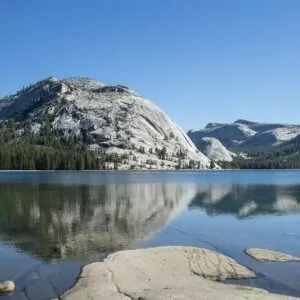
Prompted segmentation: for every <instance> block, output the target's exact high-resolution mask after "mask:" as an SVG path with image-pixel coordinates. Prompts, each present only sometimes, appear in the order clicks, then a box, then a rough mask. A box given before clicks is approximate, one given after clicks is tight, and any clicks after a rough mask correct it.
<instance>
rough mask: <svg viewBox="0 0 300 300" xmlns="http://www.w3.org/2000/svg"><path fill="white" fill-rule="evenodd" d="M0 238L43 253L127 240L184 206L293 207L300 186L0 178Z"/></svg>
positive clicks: (111, 247) (270, 210) (85, 252)
mask: <svg viewBox="0 0 300 300" xmlns="http://www.w3.org/2000/svg"><path fill="white" fill-rule="evenodd" d="M0 199H1V201H0V239H1V240H2V241H5V242H9V243H10V244H12V245H15V246H16V247H18V248H19V249H22V250H23V251H26V252H27V253H31V255H34V256H38V257H40V258H43V259H45V260H51V259H53V258H84V259H89V258H88V256H92V255H93V253H94V254H95V253H108V252H113V251H117V250H121V249H124V248H130V247H134V244H135V243H136V242H138V241H140V240H141V239H145V238H149V237H150V236H151V235H153V234H154V233H157V232H158V231H159V230H161V229H162V228H163V227H164V226H165V225H166V224H168V223H169V222H170V221H171V220H172V219H174V217H175V216H177V215H178V214H179V212H181V211H182V210H183V209H184V208H186V207H188V208H189V209H201V210H204V211H205V212H206V213H207V214H209V215H220V214H230V215H233V216H235V217H237V218H246V217H250V216H255V215H259V214H283V213H289V212H293V213H294V212H299V211H300V186H289V187H284V186H267V185H261V186H260V185H229V184H224V185H219V184H211V185H199V184H196V183H194V184H189V185H188V184H171V183H170V184H167V183H164V184H106V185H98V186H96V185H94V186H89V185H74V186H62V185H47V184H37V185H28V184H26V185H25V184H0Z"/></svg>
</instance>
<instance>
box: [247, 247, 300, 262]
mask: <svg viewBox="0 0 300 300" xmlns="http://www.w3.org/2000/svg"><path fill="white" fill-rule="evenodd" d="M245 252H246V253H247V254H248V255H249V256H251V257H252V258H254V259H257V260H259V261H280V262H288V261H298V262H300V257H296V256H293V255H289V254H284V253H281V252H277V251H272V250H269V249H260V248H249V249H246V250H245Z"/></svg>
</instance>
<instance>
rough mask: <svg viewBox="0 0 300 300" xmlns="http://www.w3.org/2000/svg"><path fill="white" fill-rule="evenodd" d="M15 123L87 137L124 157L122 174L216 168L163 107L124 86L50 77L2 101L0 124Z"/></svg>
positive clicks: (93, 146)
mask: <svg viewBox="0 0 300 300" xmlns="http://www.w3.org/2000/svg"><path fill="white" fill-rule="evenodd" d="M9 119H14V120H16V121H17V122H19V123H20V124H21V125H22V127H24V128H25V127H26V128H30V130H31V131H32V132H34V133H36V134H37V133H39V132H40V131H41V130H42V129H43V128H45V127H47V128H51V129H52V130H56V131H57V132H59V134H61V135H64V136H69V135H72V136H76V137H84V141H85V143H86V144H87V145H88V146H89V147H90V148H91V149H94V150H95V149H105V151H107V152H109V153H114V154H116V155H118V156H120V157H123V159H122V162H121V163H120V164H119V168H120V169H129V168H131V169H175V167H176V168H185V167H186V166H189V167H195V168H208V167H209V165H210V160H209V159H208V158H207V157H206V156H205V155H203V154H202V153H201V152H199V151H198V150H197V149H196V147H195V146H194V144H193V143H192V141H191V140H190V139H189V138H188V137H187V135H186V134H185V133H184V132H183V131H182V130H181V129H180V128H179V127H178V126H177V125H176V124H175V123H174V122H173V121H172V120H171V119H170V118H169V117H168V116H167V115H166V114H165V113H164V112H163V111H162V110H161V109H160V108H158V107H157V106H156V105H155V104H153V103H152V102H150V101H148V100H147V99H145V98H143V97H141V96H139V95H138V94H137V93H136V92H134V91H133V90H132V89H130V88H129V87H127V86H124V85H114V86H113V85H104V84H102V83H99V82H97V81H96V80H93V79H89V78H81V77H78V78H76V77H75V78H68V79H64V80H59V79H57V78H54V77H50V78H48V79H45V80H42V81H40V82H38V83H36V84H34V85H31V86H29V87H27V88H25V89H23V90H21V91H19V92H17V93H16V94H14V95H12V96H9V97H5V98H4V99H1V105H0V120H2V121H6V120H9ZM109 167H110V166H108V168H109Z"/></svg>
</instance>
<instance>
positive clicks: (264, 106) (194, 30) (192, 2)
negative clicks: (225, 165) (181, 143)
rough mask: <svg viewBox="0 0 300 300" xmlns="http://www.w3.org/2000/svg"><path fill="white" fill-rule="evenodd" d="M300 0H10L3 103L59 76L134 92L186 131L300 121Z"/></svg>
mask: <svg viewBox="0 0 300 300" xmlns="http://www.w3.org/2000/svg"><path fill="white" fill-rule="evenodd" d="M299 15H300V1H298V0H263V1H262V0H226V1H224V0H209V1H205V0H151V1H150V0H148V1H141V0H127V1H125V0H106V1H104V0H103V1H102V0H85V1H82V0H81V1H79V0H72V1H71V0H64V1H63V0H52V1H41V0H26V1H24V0H1V4H0V96H4V95H6V94H9V93H12V92H14V91H16V90H17V89H19V88H21V87H22V86H26V85H27V84H29V83H33V82H35V81H37V80H40V79H41V78H43V77H48V76H50V75H53V76H57V77H60V78H63V77H68V76H88V77H93V78H96V79H98V80H99V81H102V82H104V83H109V84H114V83H121V84H127V85H129V86H131V87H132V88H134V89H135V90H136V91H137V92H139V93H140V94H142V95H143V96H145V97H147V98H149V99H150V100H152V101H154V102H155V103H156V104H157V105H159V106H160V107H161V108H162V109H164V110H165V111H166V112H167V113H168V114H169V116H170V117H171V118H172V119H173V120H174V121H175V122H177V123H178V124H179V125H180V126H181V127H182V128H183V129H185V130H187V129H190V128H200V127H203V126H204V125H205V124H206V123H208V122H212V121H215V122H230V121H234V120H235V119H238V118H245V119H251V120H257V121H266V122H285V123H300V117H299V112H300V84H299V79H300V18H299Z"/></svg>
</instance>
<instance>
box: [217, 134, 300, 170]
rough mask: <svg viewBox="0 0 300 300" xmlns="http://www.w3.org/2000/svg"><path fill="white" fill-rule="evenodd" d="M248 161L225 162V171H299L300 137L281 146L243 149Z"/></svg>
mask: <svg viewBox="0 0 300 300" xmlns="http://www.w3.org/2000/svg"><path fill="white" fill-rule="evenodd" d="M243 152H246V153H247V154H248V157H249V158H248V159H244V158H235V159H234V161H233V162H231V163H228V162H223V163H220V166H221V167H222V168H224V169H228V168H235V169H299V168H300V137H296V138H294V139H292V140H290V141H288V142H285V143H283V144H281V145H279V146H275V147H266V148H250V149H243Z"/></svg>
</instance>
